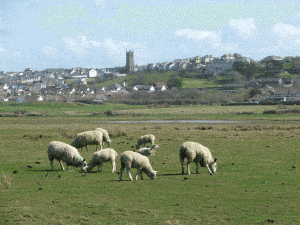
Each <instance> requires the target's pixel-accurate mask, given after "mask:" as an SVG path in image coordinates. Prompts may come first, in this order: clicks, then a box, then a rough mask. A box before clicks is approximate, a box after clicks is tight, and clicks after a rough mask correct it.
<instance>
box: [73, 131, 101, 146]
mask: <svg viewBox="0 0 300 225" xmlns="http://www.w3.org/2000/svg"><path fill="white" fill-rule="evenodd" d="M102 142H103V133H102V132H101V131H99V130H92V131H85V132H82V133H79V134H77V135H76V137H75V139H74V140H73V141H72V143H71V145H72V146H74V147H75V148H81V150H82V149H83V147H85V148H86V150H87V151H88V147H87V146H88V145H97V148H96V151H97V150H98V148H99V147H100V149H102Z"/></svg>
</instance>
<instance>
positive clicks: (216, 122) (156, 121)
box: [101, 120, 240, 124]
mask: <svg viewBox="0 0 300 225" xmlns="http://www.w3.org/2000/svg"><path fill="white" fill-rule="evenodd" d="M101 123H210V124H214V123H215V124H221V123H240V122H239V121H226V120H147V121H126V120H120V121H102V122H101Z"/></svg>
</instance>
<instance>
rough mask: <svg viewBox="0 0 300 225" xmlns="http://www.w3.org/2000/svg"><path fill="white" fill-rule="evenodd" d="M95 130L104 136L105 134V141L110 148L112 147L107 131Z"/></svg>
mask: <svg viewBox="0 0 300 225" xmlns="http://www.w3.org/2000/svg"><path fill="white" fill-rule="evenodd" d="M95 130H100V131H101V132H102V134H103V141H105V142H106V143H107V144H108V146H110V145H111V139H110V137H109V135H108V132H107V130H104V129H102V128H95Z"/></svg>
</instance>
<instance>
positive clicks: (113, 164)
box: [111, 160, 116, 173]
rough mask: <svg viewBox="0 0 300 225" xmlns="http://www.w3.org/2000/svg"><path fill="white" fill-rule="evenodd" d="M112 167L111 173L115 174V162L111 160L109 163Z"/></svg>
mask: <svg viewBox="0 0 300 225" xmlns="http://www.w3.org/2000/svg"><path fill="white" fill-rule="evenodd" d="M111 164H112V166H113V169H112V173H114V172H116V162H115V161H114V160H113V161H112V162H111Z"/></svg>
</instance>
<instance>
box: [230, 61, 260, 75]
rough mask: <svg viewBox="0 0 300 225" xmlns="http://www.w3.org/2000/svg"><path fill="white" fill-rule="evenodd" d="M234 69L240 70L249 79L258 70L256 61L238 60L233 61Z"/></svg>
mask: <svg viewBox="0 0 300 225" xmlns="http://www.w3.org/2000/svg"><path fill="white" fill-rule="evenodd" d="M233 70H236V71H238V72H240V73H241V74H242V75H243V76H245V77H246V78H247V80H251V79H252V78H253V76H254V74H255V73H256V72H257V67H256V64H255V63H248V62H241V61H236V62H234V63H233Z"/></svg>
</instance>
